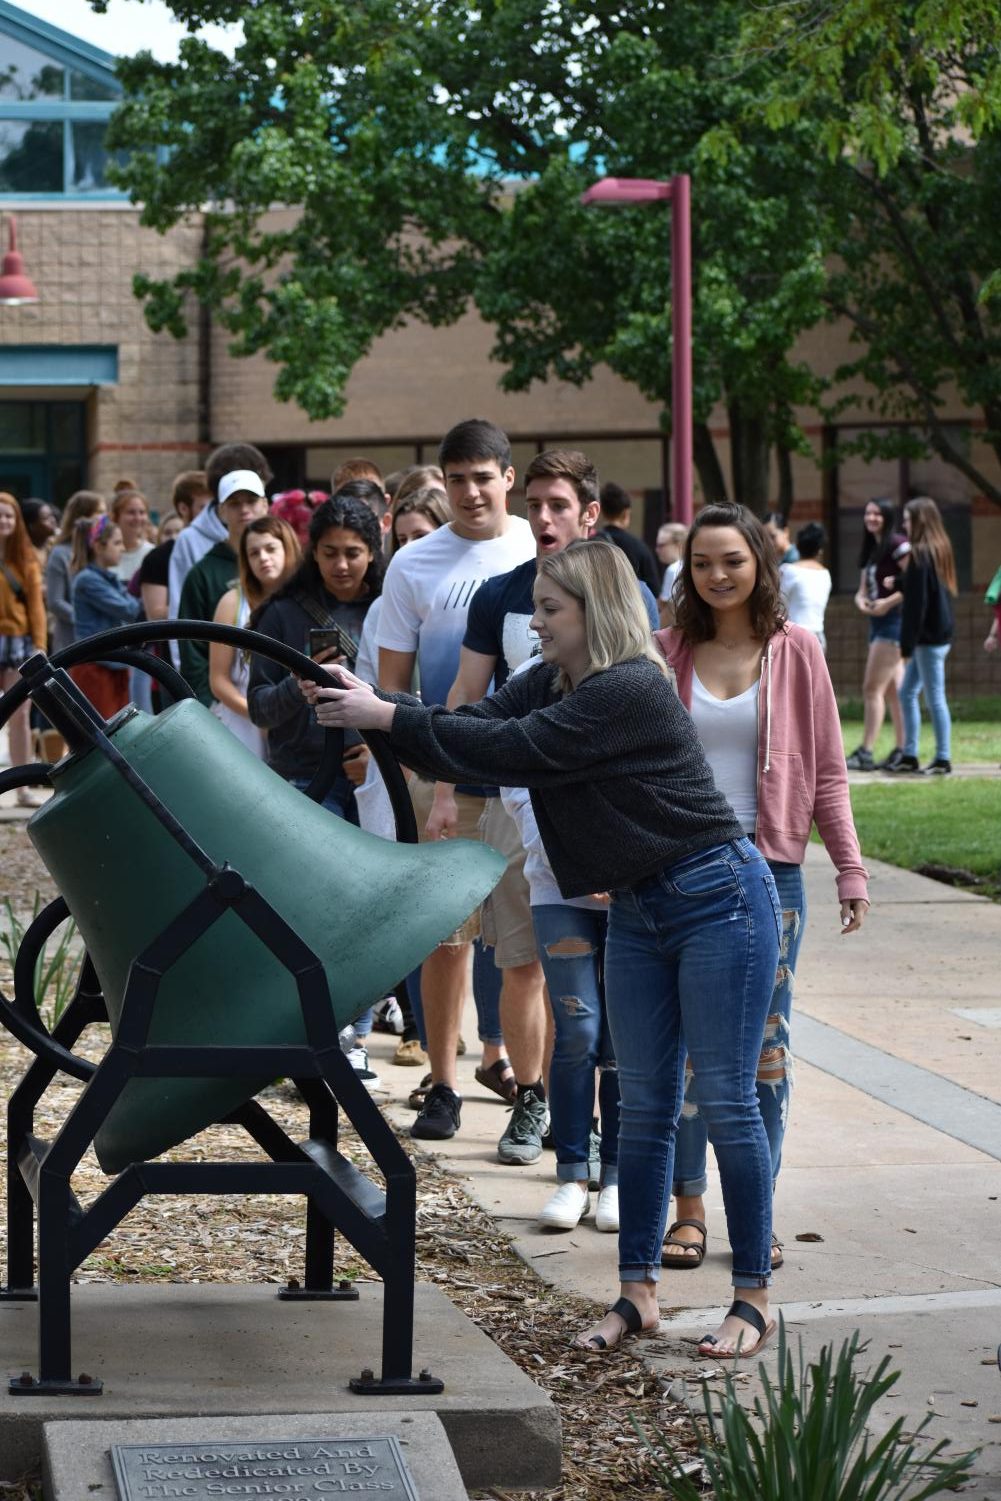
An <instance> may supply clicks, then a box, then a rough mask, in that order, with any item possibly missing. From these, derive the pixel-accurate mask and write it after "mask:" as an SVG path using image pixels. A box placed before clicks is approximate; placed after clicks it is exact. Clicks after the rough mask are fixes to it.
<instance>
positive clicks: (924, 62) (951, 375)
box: [743, 0, 1001, 504]
mask: <svg viewBox="0 0 1001 1501" xmlns="http://www.w3.org/2000/svg"><path fill="white" fill-rule="evenodd" d="M743 43H744V46H745V48H746V49H747V54H748V55H749V56H751V57H759V58H764V57H767V58H768V60H769V61H770V63H771V64H772V73H771V85H770V87H769V88H768V89H767V90H765V91H763V92H762V94H761V95H760V96H759V98H758V99H757V100H756V101H755V102H754V104H753V105H752V108H751V110H750V113H749V115H748V122H749V126H750V128H751V129H752V130H757V129H758V128H759V126H760V123H761V121H762V120H765V121H767V122H769V123H771V124H772V125H773V127H775V129H776V140H782V139H783V137H784V135H785V132H786V130H787V129H788V128H789V125H790V123H793V122H796V121H797V120H802V119H803V118H805V117H809V118H810V119H811V120H813V121H814V122H815V124H816V128H817V129H818V130H819V132H820V136H821V139H822V140H823V141H824V144H825V147H826V151H827V155H828V159H829V161H830V163H831V171H830V173H829V174H828V176H827V178H826V179H825V207H826V209H827V211H828V213H829V216H830V217H829V223H828V226H827V229H826V231H825V236H824V237H825V242H826V243H827V244H829V245H831V246H832V247H834V248H835V250H836V255H835V257H834V258H833V260H832V271H831V276H830V279H829V281H828V285H827V287H826V289H825V293H824V300H825V303H826V305H827V309H828V316H829V317H831V318H832V319H838V320H840V319H847V320H848V322H849V324H850V325H851V328H852V334H853V340H854V342H855V344H856V346H857V350H858V354H857V358H855V359H853V360H851V361H850V362H848V363H847V364H846V365H845V366H844V367H843V368H842V369H841V370H839V371H838V372H837V381H836V386H837V385H838V384H840V383H841V382H842V381H847V380H854V381H855V382H857V380H858V378H859V377H861V378H862V380H863V381H864V382H865V383H866V387H867V388H868V391H869V392H870V393H871V394H870V395H869V397H868V405H869V407H870V410H871V412H872V414H873V415H874V416H875V417H877V418H883V419H886V420H888V421H891V422H896V423H901V422H902V423H905V424H907V427H906V428H904V429H899V428H898V429H897V430H896V431H891V432H885V431H884V433H883V434H882V435H880V436H879V437H876V436H869V437H867V438H864V439H862V440H860V441H859V442H858V443H857V444H856V445H855V446H856V447H858V448H859V449H861V450H862V451H863V452H868V453H871V454H875V453H880V454H882V455H884V456H893V455H895V454H900V453H925V452H927V451H928V449H929V448H930V449H932V450H934V451H935V452H937V453H938V454H939V455H940V456H941V457H942V458H943V459H945V460H946V462H948V463H949V464H952V465H953V466H954V467H955V468H957V469H958V470H960V471H961V472H962V473H963V474H964V475H965V476H966V477H967V479H968V480H969V481H970V482H971V484H972V485H973V486H974V487H975V488H976V489H978V490H979V491H981V492H982V493H983V494H985V495H986V496H988V497H989V498H990V499H991V500H993V501H994V502H995V503H996V504H1001V489H999V488H998V486H997V485H996V484H995V483H994V482H993V480H992V478H991V476H990V475H989V474H987V473H985V472H984V469H983V467H982V465H980V464H979V463H978V462H977V456H976V453H975V452H971V450H970V449H969V447H968V444H967V442H966V438H965V434H963V433H962V432H957V430H956V428H955V427H954V426H952V425H950V424H949V423H948V422H946V421H944V420H943V411H944V410H945V398H946V396H947V394H948V393H950V391H957V392H958V393H959V395H960V397H961V399H962V403H963V405H964V406H966V407H968V408H969V409H971V410H972V411H973V412H974V413H975V414H976V415H977V416H978V417H979V419H980V423H979V426H980V428H981V431H980V433H979V437H980V438H981V439H982V441H983V442H984V443H986V444H987V445H989V447H990V448H991V449H993V451H994V454H995V455H996V456H997V457H998V459H1001V271H999V268H1001V216H999V214H998V212H997V183H998V180H999V177H998V172H999V167H1001V45H999V44H1001V10H999V9H998V7H997V5H996V4H994V3H982V0H922V3H918V0H907V3H903V4H902V3H901V0H844V3H843V4H840V5H838V6H831V5H828V4H822V3H818V0H792V3H789V4H783V5H780V6H769V7H762V8H755V9H753V10H749V12H748V19H746V22H745V31H744V38H743ZM848 404H854V402H848V401H844V400H843V401H840V402H839V401H835V402H834V403H833V404H832V406H831V408H830V412H831V415H833V416H836V415H837V414H838V413H839V412H840V411H841V410H843V409H844V407H845V405H848Z"/></svg>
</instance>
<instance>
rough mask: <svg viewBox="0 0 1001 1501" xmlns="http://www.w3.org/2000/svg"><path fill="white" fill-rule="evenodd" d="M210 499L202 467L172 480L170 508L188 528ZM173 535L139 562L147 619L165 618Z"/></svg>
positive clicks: (190, 470) (141, 592) (140, 581)
mask: <svg viewBox="0 0 1001 1501" xmlns="http://www.w3.org/2000/svg"><path fill="white" fill-rule="evenodd" d="M211 499H212V497H211V495H210V494H209V487H208V480H207V479H206V477H205V470H204V469H186V470H185V471H184V473H183V474H179V475H177V476H176V478H175V479H174V483H173V486H172V487H171V492H170V504H171V508H172V509H173V510H175V511H176V512H177V514H178V516H180V518H181V524H182V526H184V527H188V526H190V525H191V523H192V522H193V521H194V519H195V517H196V516H200V515H201V513H202V511H204V509H205V507H206V506H207V505H208V503H209V501H210V500H211ZM175 541H176V538H174V537H171V538H170V540H169V541H167V542H160V543H159V544H158V545H157V546H156V547H154V548H153V550H152V552H148V553H147V554H146V556H145V557H144V558H143V560H142V562H141V563H140V564H139V592H140V594H141V595H142V602H143V610H144V611H145V613H146V619H147V620H166V619H167V602H168V588H169V578H170V557H171V554H172V553H173V551H174V543H175Z"/></svg>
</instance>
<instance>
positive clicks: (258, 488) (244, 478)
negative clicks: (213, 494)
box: [219, 469, 264, 505]
mask: <svg viewBox="0 0 1001 1501" xmlns="http://www.w3.org/2000/svg"><path fill="white" fill-rule="evenodd" d="M241 491H247V492H249V493H250V494H251V495H263V494H264V481H263V480H262V479H261V476H260V475H259V474H255V473H254V471H253V469H231V470H230V471H229V473H228V474H224V475H223V477H222V479H221V480H220V481H219V504H220V505H225V504H226V501H227V500H229V497H230V496H231V495H238V494H239V493H240V492H241Z"/></svg>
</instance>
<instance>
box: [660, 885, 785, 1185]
mask: <svg viewBox="0 0 1001 1501" xmlns="http://www.w3.org/2000/svg"><path fill="white" fill-rule="evenodd" d="M768 868H769V870H770V871H771V873H772V875H773V877H774V879H775V889H776V891H777V892H778V895H779V905H780V906H781V908H782V942H781V946H780V948H779V965H778V970H777V972H776V975H775V989H774V990H773V991H772V999H771V1002H770V1004H769V1007H768V1019H767V1021H766V1023H765V1037H764V1042H763V1044H762V1048H761V1057H760V1059H759V1061H758V1078H757V1086H758V1104H759V1106H760V1107H761V1118H762V1120H763V1121H764V1123H765V1132H766V1134H767V1136H768V1147H769V1150H770V1152H771V1157H772V1184H773V1185H774V1183H775V1179H776V1178H777V1177H778V1175H779V1168H780V1167H781V1165H782V1142H783V1139H784V1137H785V1131H786V1125H787V1124H788V1120H789V1104H790V1097H791V1095H792V1086H793V1057H792V1051H791V1049H790V1046H789V1019H790V1013H791V1011H792V997H793V986H794V984H795V977H796V960H797V958H798V957H799V946H800V944H801V943H802V941H803V930H804V928H805V926H806V891H805V889H804V886H803V871H802V867H801V866H799V865H786V864H784V863H782V862H780V861H778V860H769V861H768ZM698 1104H699V1098H698V1088H697V1083H696V1080H695V1078H694V1076H693V1074H692V1071H691V1064H690V1063H688V1064H686V1069H685V1103H684V1105H683V1106H682V1111H681V1120H680V1121H679V1123H678V1141H677V1147H676V1149H675V1155H674V1184H673V1187H672V1189H671V1192H672V1193H673V1194H675V1195H676V1196H677V1195H678V1194H681V1195H682V1196H683V1197H685V1198H690V1199H697V1198H701V1196H702V1195H703V1194H704V1193H705V1191H706V1186H707V1182H708V1180H707V1177H706V1145H707V1142H708V1134H707V1132H706V1124H705V1121H704V1119H703V1117H702V1115H701V1114H700V1112H699V1108H698Z"/></svg>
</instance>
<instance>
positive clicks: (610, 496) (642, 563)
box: [601, 480, 660, 598]
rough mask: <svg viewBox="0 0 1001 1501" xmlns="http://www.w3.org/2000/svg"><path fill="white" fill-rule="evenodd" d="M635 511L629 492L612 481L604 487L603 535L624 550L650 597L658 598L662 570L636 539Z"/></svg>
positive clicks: (602, 501)
mask: <svg viewBox="0 0 1001 1501" xmlns="http://www.w3.org/2000/svg"><path fill="white" fill-rule="evenodd" d="M632 508H633V502H632V497H631V496H630V495H629V493H628V491H626V490H623V488H622V486H621V485H616V484H614V483H613V482H612V481H611V480H609V481H608V483H607V484H604V485H602V487H601V531H602V535H603V536H605V537H607V538H608V541H609V542H614V543H615V545H616V547H619V548H621V549H622V551H623V552H624V553H625V555H626V557H627V558H628V559H629V566H630V567H631V568H632V570H633V572H634V573H635V575H636V577H637V578H638V579H639V581H640V583H642V584H646V586H647V588H648V589H649V590H650V593H651V594H652V595H653V596H654V597H655V598H656V595H657V590H658V589H659V588H660V569H659V568H658V567H657V559H656V558H655V557H654V555H653V553H652V552H651V551H650V549H649V547H647V545H646V543H645V542H644V541H643V539H642V538H641V537H634V536H633V534H632V532H631V531H630V530H629V520H630V517H631V515H632Z"/></svg>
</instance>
